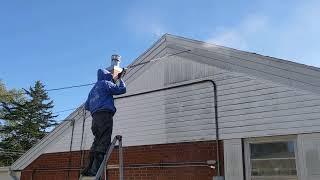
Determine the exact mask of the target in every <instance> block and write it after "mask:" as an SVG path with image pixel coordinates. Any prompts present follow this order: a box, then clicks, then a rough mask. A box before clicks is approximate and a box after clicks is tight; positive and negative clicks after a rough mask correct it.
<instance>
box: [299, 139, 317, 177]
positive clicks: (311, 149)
mask: <svg viewBox="0 0 320 180" xmlns="http://www.w3.org/2000/svg"><path fill="white" fill-rule="evenodd" d="M297 144H298V156H299V167H298V168H299V169H300V179H303V180H318V179H320V173H319V172H320V134H319V133H313V134H300V135H298V139H297Z"/></svg>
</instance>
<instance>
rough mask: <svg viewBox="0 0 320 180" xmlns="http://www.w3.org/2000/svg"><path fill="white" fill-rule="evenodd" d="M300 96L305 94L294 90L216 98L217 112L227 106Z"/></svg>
mask: <svg viewBox="0 0 320 180" xmlns="http://www.w3.org/2000/svg"><path fill="white" fill-rule="evenodd" d="M301 95H307V94H306V93H301V92H297V91H294V90H282V91H279V92H265V93H261V94H256V95H253V96H247V97H241V98H235V99H229V100H224V101H221V100H220V99H219V97H218V101H219V110H220V109H222V108H224V109H222V110H225V109H226V108H227V107H224V106H229V105H239V104H244V103H250V102H263V101H264V100H269V99H274V100H276V99H278V98H285V97H294V96H301Z"/></svg>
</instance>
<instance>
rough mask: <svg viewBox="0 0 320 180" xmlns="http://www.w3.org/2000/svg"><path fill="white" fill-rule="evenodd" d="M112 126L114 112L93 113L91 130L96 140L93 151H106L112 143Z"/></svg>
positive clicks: (92, 147)
mask: <svg viewBox="0 0 320 180" xmlns="http://www.w3.org/2000/svg"><path fill="white" fill-rule="evenodd" d="M112 127H113V113H111V112H108V111H99V112H96V113H94V114H92V126H91V131H92V133H93V135H94V141H93V143H92V146H91V151H93V152H99V153H106V151H107V149H108V148H109V146H110V144H111V135H112Z"/></svg>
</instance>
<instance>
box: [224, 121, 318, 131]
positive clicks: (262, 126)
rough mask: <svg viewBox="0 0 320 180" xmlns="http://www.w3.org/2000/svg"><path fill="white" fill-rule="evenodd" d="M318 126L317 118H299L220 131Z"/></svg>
mask: <svg viewBox="0 0 320 180" xmlns="http://www.w3.org/2000/svg"><path fill="white" fill-rule="evenodd" d="M312 125H314V126H320V121H319V119H318V118H317V119H311V120H306V119H304V120H300V121H290V122H277V123H271V124H259V125H255V126H241V127H234V128H222V129H221V130H220V133H221V134H222V135H223V134H228V133H241V132H251V131H265V130H274V129H281V128H287V129H290V128H299V127H304V126H305V127H309V126H312Z"/></svg>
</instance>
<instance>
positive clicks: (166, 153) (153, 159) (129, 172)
mask: <svg viewBox="0 0 320 180" xmlns="http://www.w3.org/2000/svg"><path fill="white" fill-rule="evenodd" d="M220 147H221V151H220V159H221V162H222V164H221V169H222V170H223V147H222V143H220ZM215 150H216V148H215V143H214V142H213V141H203V142H188V143H174V144H161V145H146V146H133V147H125V148H124V164H125V178H126V179H129V180H130V179H132V180H162V179H163V180H164V179H170V180H180V179H181V180H202V179H203V180H211V177H212V176H213V175H215V170H214V169H211V168H210V167H208V166H206V165H205V163H201V162H206V161H207V160H216V151H215ZM88 154H89V152H88V151H85V153H84V157H85V163H86V161H87V159H88V158H87V157H88ZM80 156H81V153H80V152H79V151H77V152H72V153H69V152H61V153H49V154H43V155H41V156H40V157H39V158H37V159H36V160H35V161H34V162H32V163H31V164H30V165H29V166H28V167H27V168H25V169H24V170H23V171H22V175H21V179H22V180H30V179H32V180H42V179H45V180H51V179H52V180H58V179H61V180H63V179H65V180H69V179H70V180H71V179H78V176H79V168H80V162H81V159H80ZM116 164H118V152H117V149H116V150H114V152H113V153H112V156H111V159H110V161H109V163H108V165H116ZM118 175H119V174H118V169H116V168H112V169H110V170H109V177H110V179H111V180H114V179H118Z"/></svg>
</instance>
